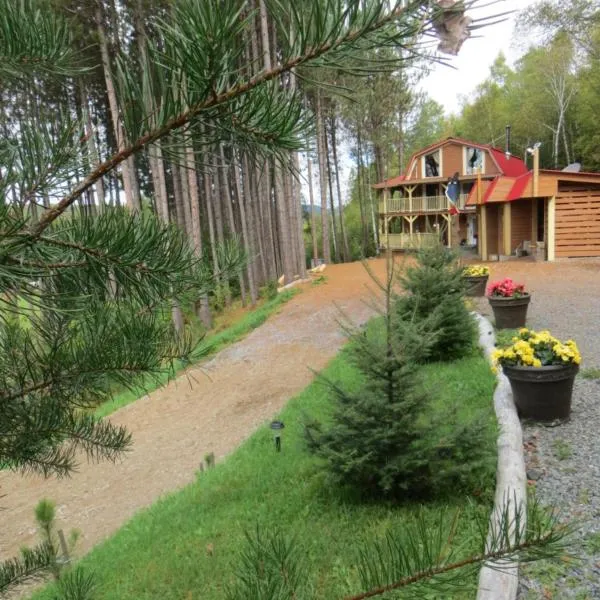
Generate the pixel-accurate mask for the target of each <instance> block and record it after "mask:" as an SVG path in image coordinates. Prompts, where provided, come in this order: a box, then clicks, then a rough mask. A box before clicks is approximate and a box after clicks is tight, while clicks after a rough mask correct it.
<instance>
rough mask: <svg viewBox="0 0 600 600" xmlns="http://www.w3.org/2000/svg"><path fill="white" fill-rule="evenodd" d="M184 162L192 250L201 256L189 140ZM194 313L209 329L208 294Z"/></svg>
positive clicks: (196, 196)
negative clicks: (186, 177) (188, 196)
mask: <svg viewBox="0 0 600 600" xmlns="http://www.w3.org/2000/svg"><path fill="white" fill-rule="evenodd" d="M185 162H186V167H187V176H188V190H189V194H190V215H191V230H192V240H193V243H194V251H195V253H196V256H197V257H198V258H202V223H201V221H200V196H199V194H198V173H197V172H196V160H195V157H194V149H193V148H192V146H191V142H189V143H188V145H187V146H186V150H185ZM195 309H196V315H197V316H198V317H199V319H200V321H201V322H202V325H204V327H205V329H210V328H211V327H212V326H213V320H212V315H211V313H210V303H209V302H208V294H202V295H201V296H200V299H199V300H198V302H196V306H195Z"/></svg>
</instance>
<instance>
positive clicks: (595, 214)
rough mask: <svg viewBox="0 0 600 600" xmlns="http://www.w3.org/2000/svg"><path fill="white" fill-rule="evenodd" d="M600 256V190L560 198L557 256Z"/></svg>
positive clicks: (573, 192) (558, 197)
mask: <svg viewBox="0 0 600 600" xmlns="http://www.w3.org/2000/svg"><path fill="white" fill-rule="evenodd" d="M578 256H582V257H583V256H600V189H596V190H589V191H572V190H564V191H563V192H562V193H561V194H560V195H559V196H557V198H556V258H564V257H578Z"/></svg>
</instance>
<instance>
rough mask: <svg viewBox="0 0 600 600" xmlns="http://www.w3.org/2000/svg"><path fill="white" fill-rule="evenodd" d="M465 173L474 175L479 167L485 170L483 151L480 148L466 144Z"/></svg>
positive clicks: (482, 170)
mask: <svg viewBox="0 0 600 600" xmlns="http://www.w3.org/2000/svg"><path fill="white" fill-rule="evenodd" d="M464 165H465V169H464V171H465V175H476V174H477V172H478V170H479V169H481V172H482V173H483V172H484V170H485V153H484V151H483V150H481V148H473V147H469V146H467V147H466V148H465V155H464Z"/></svg>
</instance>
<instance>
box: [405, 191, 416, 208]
mask: <svg viewBox="0 0 600 600" xmlns="http://www.w3.org/2000/svg"><path fill="white" fill-rule="evenodd" d="M405 189H406V191H407V192H408V212H410V213H412V210H413V201H412V195H413V192H414V191H415V189H416V186H414V185H407V186H406V188H405Z"/></svg>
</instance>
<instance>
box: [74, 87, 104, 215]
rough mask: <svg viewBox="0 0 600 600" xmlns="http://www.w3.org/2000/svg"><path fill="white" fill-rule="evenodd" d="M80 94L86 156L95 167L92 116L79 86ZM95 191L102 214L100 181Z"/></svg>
mask: <svg viewBox="0 0 600 600" xmlns="http://www.w3.org/2000/svg"><path fill="white" fill-rule="evenodd" d="M79 90H80V94H81V108H82V110H83V120H84V123H85V137H86V138H87V148H88V156H89V160H90V163H91V164H92V165H93V166H94V167H95V166H97V165H98V164H100V160H99V157H98V149H97V148H96V133H95V131H94V126H93V123H92V115H91V113H90V109H89V105H88V94H87V92H86V90H85V88H84V86H81V87H80V88H79ZM94 188H95V191H96V199H97V201H98V212H101V213H102V212H104V209H105V207H106V203H105V199H104V182H103V180H102V179H98V181H97V182H96V184H95V186H94Z"/></svg>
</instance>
